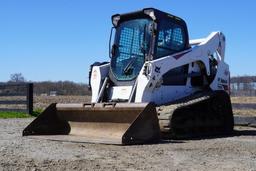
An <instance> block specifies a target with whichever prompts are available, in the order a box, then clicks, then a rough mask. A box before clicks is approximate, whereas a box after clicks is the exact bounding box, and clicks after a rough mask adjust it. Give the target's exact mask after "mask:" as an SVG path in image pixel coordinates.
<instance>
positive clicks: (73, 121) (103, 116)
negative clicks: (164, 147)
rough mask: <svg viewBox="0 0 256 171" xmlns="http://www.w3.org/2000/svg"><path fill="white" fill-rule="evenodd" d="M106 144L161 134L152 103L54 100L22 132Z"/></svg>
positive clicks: (150, 139) (151, 138) (149, 139)
mask: <svg viewBox="0 0 256 171" xmlns="http://www.w3.org/2000/svg"><path fill="white" fill-rule="evenodd" d="M28 135H33V136H34V137H37V138H43V139H52V140H61V141H74V142H93V143H105V144H124V145H130V144H144V143H152V142H156V141H158V140H159V138H160V128H159V123H158V118H157V113H156V109H155V106H154V104H152V103H96V104H51V105H50V106H49V107H48V108H46V109H45V111H44V112H43V113H42V114H41V115H40V116H38V117H37V118H36V119H35V120H34V121H33V122H32V123H31V124H30V125H28V126H27V127H26V128H25V129H24V131H23V136H28Z"/></svg>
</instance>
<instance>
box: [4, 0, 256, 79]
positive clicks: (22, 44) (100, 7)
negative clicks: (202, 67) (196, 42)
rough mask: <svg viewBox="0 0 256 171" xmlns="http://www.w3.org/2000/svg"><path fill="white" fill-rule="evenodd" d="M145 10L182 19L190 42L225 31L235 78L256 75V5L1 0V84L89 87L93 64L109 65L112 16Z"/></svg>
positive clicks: (201, 0)
mask: <svg viewBox="0 0 256 171" xmlns="http://www.w3.org/2000/svg"><path fill="white" fill-rule="evenodd" d="M146 7H154V8H157V9H160V10H162V11H165V12H168V13H171V14H173V15H176V16H179V17H181V18H183V19H184V20H185V21H186V23H187V26H188V30H189V36H190V39H197V38H204V37H206V36H207V35H209V34H210V33H211V32H212V31H222V32H223V33H224V34H225V36H226V40H227V41H226V55H225V60H226V62H227V63H228V64H229V65H230V71H231V76H238V75H240V76H241V75H256V55H255V53H254V50H255V49H256V46H255V45H256V44H255V42H256V22H255V20H256V1H254V0H235V1H228V0H227V1H223V0H211V1H210V0H194V1H188V0H108V1H105V0H93V1H89V0H88V1H86V0H0V82H3V81H8V80H9V79H10V75H11V74H13V73H22V74H23V76H24V77H25V79H26V80H30V81H58V80H62V81H64V80H69V81H74V82H79V83H88V70H89V66H90V64H92V63H94V62H95V61H99V62H103V61H109V57H108V42H109V35H110V30H111V27H112V24H111V16H112V15H113V14H116V13H126V12H131V11H136V10H139V9H143V8H146Z"/></svg>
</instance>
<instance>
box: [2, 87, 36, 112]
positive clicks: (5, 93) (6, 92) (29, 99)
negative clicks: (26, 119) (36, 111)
mask: <svg viewBox="0 0 256 171" xmlns="http://www.w3.org/2000/svg"><path fill="white" fill-rule="evenodd" d="M0 111H17V112H25V113H29V114H32V112H33V83H2V84H0Z"/></svg>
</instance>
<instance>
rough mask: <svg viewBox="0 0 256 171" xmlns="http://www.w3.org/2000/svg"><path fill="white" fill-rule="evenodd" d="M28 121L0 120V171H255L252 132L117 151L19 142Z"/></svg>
mask: <svg viewBox="0 0 256 171" xmlns="http://www.w3.org/2000/svg"><path fill="white" fill-rule="evenodd" d="M31 121H32V119H31V118H30V119H0V170H4V171H5V170H33V171H36V170H54V171H56V170H239V171H240V170H256V129H253V128H246V127H244V128H241V127H240V128H236V132H235V133H234V135H233V136H230V137H221V138H220V137H218V138H217V137H215V138H212V139H210V138H209V139H203V140H182V141H177V140H176V141H174V140H169V141H162V142H160V143H158V144H151V145H134V146H115V145H103V144H88V143H74V142H59V141H50V140H39V139H33V138H29V137H22V136H21V132H22V130H23V129H24V128H25V126H26V125H28V124H29V123H30V122H31Z"/></svg>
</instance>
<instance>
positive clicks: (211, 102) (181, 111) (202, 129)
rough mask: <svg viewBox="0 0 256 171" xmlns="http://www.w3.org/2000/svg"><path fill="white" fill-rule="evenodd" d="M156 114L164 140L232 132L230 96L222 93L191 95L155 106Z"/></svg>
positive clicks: (211, 92)
mask: <svg viewBox="0 0 256 171" xmlns="http://www.w3.org/2000/svg"><path fill="white" fill-rule="evenodd" d="M157 112H158V119H159V124H160V129H161V132H162V135H163V137H164V138H173V139H183V138H191V137H202V136H209V135H216V134H227V133H230V132H231V131H233V126H234V119H233V112H232V107H231V102H230V97H229V95H228V94H227V93H226V92H224V91H206V92H200V93H197V94H193V95H191V96H188V97H185V98H183V99H180V100H179V101H176V102H173V103H172V104H167V105H162V106H159V107H157Z"/></svg>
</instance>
